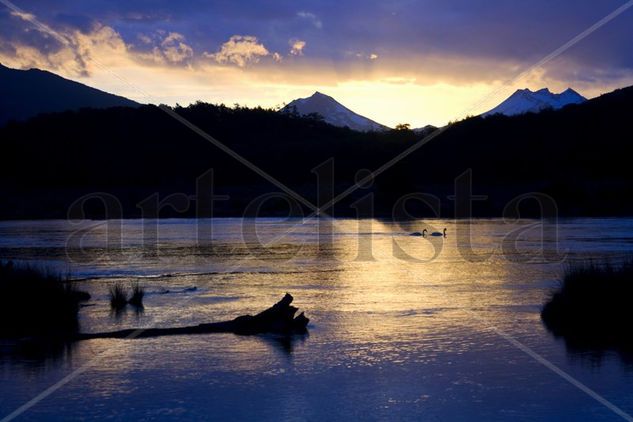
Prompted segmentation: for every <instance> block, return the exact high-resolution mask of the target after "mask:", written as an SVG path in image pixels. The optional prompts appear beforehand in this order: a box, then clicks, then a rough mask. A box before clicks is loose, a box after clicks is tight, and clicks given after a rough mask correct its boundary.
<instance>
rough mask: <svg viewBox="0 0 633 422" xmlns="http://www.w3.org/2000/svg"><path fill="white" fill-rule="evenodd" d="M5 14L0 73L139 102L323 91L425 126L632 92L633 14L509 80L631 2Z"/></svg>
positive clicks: (162, 7) (258, 4)
mask: <svg viewBox="0 0 633 422" xmlns="http://www.w3.org/2000/svg"><path fill="white" fill-rule="evenodd" d="M6 1H7V0H0V63H2V64H4V65H5V66H9V67H13V68H20V69H28V68H33V67H36V68H40V69H45V70H49V71H51V72H54V73H57V74H59V75H61V76H64V77H67V78H69V79H73V80H76V81H78V82H81V83H85V84H87V85H90V86H94V87H96V88H99V89H102V90H105V91H108V92H112V93H116V94H119V95H123V96H126V97H128V98H131V99H134V100H137V101H139V102H142V103H165V104H170V105H175V104H177V103H178V104H180V105H188V104H189V103H191V102H195V101H197V100H200V101H205V102H211V103H224V104H227V105H232V104H236V103H237V104H240V105H247V106H257V105H261V106H264V107H277V106H282V105H283V104H284V103H288V102H290V101H291V100H293V99H295V98H300V97H307V96H309V95H311V94H312V93H314V92H315V91H320V92H323V93H325V94H328V95H331V96H333V97H334V98H336V99H337V100H338V101H340V102H341V103H343V104H344V105H345V106H347V107H349V108H351V109H352V110H354V111H356V112H358V113H360V114H363V115H365V116H367V117H369V118H371V119H373V120H376V121H378V122H380V123H383V124H386V125H388V126H392V127H393V126H395V125H396V124H398V123H409V124H411V125H412V127H421V126H424V125H426V124H434V125H443V124H445V123H447V122H449V121H451V120H456V119H458V118H462V117H464V116H465V115H468V114H479V113H481V112H484V111H487V110H488V109H491V108H493V107H494V106H495V105H497V104H498V103H499V102H501V101H502V100H503V99H505V98H506V97H507V96H509V95H510V94H512V92H514V91H515V90H516V89H519V88H530V89H539V88H542V87H549V88H550V89H551V90H552V91H555V92H559V91H562V90H564V89H566V88H567V87H572V88H574V89H575V90H577V91H578V92H580V93H581V94H583V95H585V96H586V97H594V96H597V95H599V94H602V93H605V92H608V91H611V90H613V89H615V88H619V87H623V86H628V85H633V48H631V40H633V8H630V9H628V10H626V11H624V12H623V13H622V14H621V15H619V16H618V17H617V18H615V19H614V20H612V21H611V22H609V23H608V24H606V25H605V26H603V27H601V28H600V29H598V30H597V31H595V32H594V33H592V34H591V35H590V36H588V37H587V38H586V39H583V40H582V41H581V42H579V43H578V44H576V45H574V46H573V47H571V48H570V49H568V50H566V51H565V52H564V53H563V54H561V55H560V56H558V57H556V58H555V59H554V60H552V61H550V62H548V63H547V64H546V65H545V66H542V67H537V68H535V69H532V71H530V72H528V73H527V74H526V75H524V76H523V77H521V78H519V79H518V80H515V79H514V78H515V77H516V76H517V75H519V74H521V73H522V72H524V71H525V69H529V68H531V67H532V66H533V65H534V64H535V63H537V62H538V61H539V60H541V59H542V58H543V57H545V56H547V55H548V54H550V53H551V52H552V51H554V50H556V49H557V48H559V47H560V46H561V45H564V44H565V43H566V42H568V41H569V40H570V39H572V38H573V37H575V36H576V35H578V34H579V33H581V32H582V31H584V30H586V29H587V28H589V27H590V26H591V25H593V24H594V23H596V22H597V21H599V20H600V19H602V18H603V17H605V16H606V15H608V14H609V13H611V12H612V11H614V10H615V9H617V8H618V7H620V6H622V5H623V4H625V1H623V0H601V1H595V0H569V1H562V0H531V1H505V0H437V1H431V0H426V1H424V0H420V1H414V0H391V1H390V0H383V1H370V0H336V1H334V0H324V1H314V0H313V1H301V0H293V1H289V0H282V1H271V0H268V1H264V0H261V1H251V0H244V1H237V0H218V1H201V0H200V1H198V0H192V1H184V0H183V1H173V0H151V1H150V0H94V1H90V0H84V1H68V0H59V1H55V2H51V1H50V0H48V1H42V0H12V3H11V4H12V5H14V6H16V7H17V9H15V8H13V9H12V8H10V7H8V6H7V4H8V3H6ZM33 22H38V23H39V25H34V24H33ZM491 92H493V93H494V95H490V93H491ZM482 99H483V100H482Z"/></svg>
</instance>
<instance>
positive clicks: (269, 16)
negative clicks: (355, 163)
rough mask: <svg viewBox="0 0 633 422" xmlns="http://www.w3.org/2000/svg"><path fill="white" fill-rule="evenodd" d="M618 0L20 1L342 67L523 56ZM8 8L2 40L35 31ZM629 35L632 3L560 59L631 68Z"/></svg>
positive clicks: (64, 21) (124, 29)
mask: <svg viewBox="0 0 633 422" xmlns="http://www.w3.org/2000/svg"><path fill="white" fill-rule="evenodd" d="M622 4H623V0H602V1H600V2H597V1H595V0H567V1H562V0H554V1H552V0H532V1H525V2H518V1H514V0H513V1H508V0H505V1H502V0H437V1H412V0H391V1H384V0H383V1H367V0H355V1H349V0H348V1H344V0H336V1H335V0H323V1H319V2H314V1H301V0H300V1H296V0H295V1H289V0H282V1H275V2H270V1H266V0H258V1H234V0H216V1H202V0H193V1H187V2H182V1H173V0H96V1H90V2H77V1H69V0H60V1H57V2H50V1H44V0H24V1H22V2H20V7H22V8H23V9H25V10H26V11H28V12H30V13H33V14H35V15H36V16H38V17H40V18H42V19H43V20H45V21H46V22H49V23H51V25H64V26H72V27H75V28H77V29H79V30H81V31H86V30H87V29H88V28H89V27H90V25H92V24H93V23H94V22H100V23H102V24H104V25H108V26H111V27H112V28H114V29H115V30H116V31H117V32H119V33H120V34H121V36H122V37H123V39H124V40H125V41H126V42H128V43H130V44H135V45H136V44H138V39H139V36H143V35H145V36H150V37H151V36H152V34H155V33H156V31H159V30H163V31H168V32H177V33H180V34H183V35H184V36H185V37H186V39H187V42H188V44H189V45H190V46H191V47H192V48H193V50H194V51H196V52H204V51H217V50H218V49H219V48H220V46H221V45H222V44H223V43H225V42H226V41H227V40H228V39H229V38H230V37H231V36H233V35H253V36H256V37H257V38H258V39H259V40H260V41H261V42H262V43H263V44H264V45H265V46H266V48H267V49H268V50H270V51H280V52H287V51H288V41H289V40H291V39H300V40H304V41H305V42H306V48H305V50H304V51H305V53H306V54H305V56H306V57H307V58H308V59H319V60H329V61H331V62H332V63H333V65H335V66H339V65H342V66H345V63H346V62H347V61H353V60H355V58H357V57H368V56H369V55H370V54H374V53H375V54H377V55H378V56H379V57H380V59H381V60H385V59H389V60H391V61H392V62H395V61H400V62H402V63H406V62H407V61H411V62H417V61H419V60H424V58H425V57H428V56H433V57H437V56H440V55H446V56H449V57H465V58H469V59H474V60H477V59H480V60H485V61H487V62H488V63H494V62H495V60H498V61H499V62H506V61H513V62H517V63H530V62H532V61H534V60H537V59H538V58H540V57H542V56H543V55H545V54H547V53H549V52H550V51H552V50H553V49H555V48H557V47H559V46H560V45H561V44H563V43H564V42H566V41H568V40H569V39H571V38H572V37H573V36H575V35H576V34H578V33H579V32H581V31H582V30H584V29H586V28H587V27H589V26H590V25H591V24H593V23H594V22H596V21H597V20H598V19H600V18H602V17H603V16H605V15H607V14H608V13H609V12H611V11H612V10H614V9H616V8H617V7H618V6H621V5H622ZM6 15H7V14H6V11H5V12H3V16H2V17H1V19H2V24H3V26H2V28H3V29H2V38H3V39H5V41H6V39H11V38H15V37H24V38H28V37H33V35H32V34H28V33H25V32H24V31H23V28H21V27H20V25H16V24H15V22H13V23H11V22H10V23H9V24H7V25H5V23H7V19H6V18H7V16H6ZM8 20H9V21H10V20H11V19H8ZM631 39H633V9H630V10H628V11H626V12H625V13H624V14H622V15H621V16H620V17H618V18H617V19H616V20H615V21H613V22H611V23H610V24H608V25H607V26H605V27H604V28H602V29H600V30H599V31H597V32H596V33H595V34H593V35H592V36H591V37H589V38H588V39H586V40H584V41H583V42H582V43H580V44H579V45H578V46H576V47H574V48H573V49H571V50H570V51H568V52H567V53H566V58H567V60H568V62H567V63H568V64H567V65H568V66H580V67H583V66H584V67H586V68H587V69H586V72H588V73H591V67H592V66H597V67H599V68H600V69H603V70H602V71H601V72H602V74H604V72H607V73H608V72H614V73H618V72H620V71H621V70H623V69H631V68H633V53H631V51H632V50H631V48H630V40H631ZM27 41H28V42H29V43H31V44H33V45H36V46H38V47H42V48H46V47H45V46H47V45H48V44H46V40H41V39H40V40H38V39H29V40H27ZM48 48H53V47H52V46H50V45H49V47H48ZM138 48H142V47H141V46H138ZM570 63H574V64H570ZM579 77H580V76H579ZM588 77H589V76H588Z"/></svg>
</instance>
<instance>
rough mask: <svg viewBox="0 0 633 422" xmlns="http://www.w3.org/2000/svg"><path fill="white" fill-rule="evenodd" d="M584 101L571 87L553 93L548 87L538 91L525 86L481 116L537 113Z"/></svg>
mask: <svg viewBox="0 0 633 422" xmlns="http://www.w3.org/2000/svg"><path fill="white" fill-rule="evenodd" d="M585 101H587V99H586V98H585V97H583V96H582V95H580V94H579V93H577V92H576V91H574V90H573V89H571V88H567V89H566V90H565V91H563V92H561V93H560V94H555V93H553V92H551V91H550V90H549V89H548V88H542V89H539V90H538V91H531V90H529V89H527V88H526V89H519V90H517V91H516V92H515V93H514V94H512V95H511V96H510V97H508V99H506V100H505V101H504V102H502V103H501V104H499V105H498V106H497V107H495V108H493V109H492V110H490V111H488V112H486V113H484V114H483V116H491V115H493V114H505V115H506V116H514V115H517V114H524V113H538V112H539V111H542V110H545V109H549V108H551V109H554V110H558V109H560V108H563V107H565V106H566V105H568V104H580V103H583V102H585Z"/></svg>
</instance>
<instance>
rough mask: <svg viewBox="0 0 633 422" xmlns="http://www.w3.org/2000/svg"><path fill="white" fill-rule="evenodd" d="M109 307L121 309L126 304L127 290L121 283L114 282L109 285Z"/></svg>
mask: <svg viewBox="0 0 633 422" xmlns="http://www.w3.org/2000/svg"><path fill="white" fill-rule="evenodd" d="M109 293H110V307H111V308H112V309H115V310H121V309H123V308H125V305H127V292H126V291H125V288H124V287H123V285H122V284H121V283H114V284H113V285H111V286H110V291H109Z"/></svg>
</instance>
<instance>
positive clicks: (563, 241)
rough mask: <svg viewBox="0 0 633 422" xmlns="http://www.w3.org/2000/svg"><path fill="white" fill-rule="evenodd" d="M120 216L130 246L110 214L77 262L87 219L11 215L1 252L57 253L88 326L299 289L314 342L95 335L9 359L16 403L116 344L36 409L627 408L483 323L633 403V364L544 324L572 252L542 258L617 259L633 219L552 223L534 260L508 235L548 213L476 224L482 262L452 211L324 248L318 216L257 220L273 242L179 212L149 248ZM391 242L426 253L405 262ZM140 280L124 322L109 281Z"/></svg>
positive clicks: (576, 413)
mask: <svg viewBox="0 0 633 422" xmlns="http://www.w3.org/2000/svg"><path fill="white" fill-rule="evenodd" d="M120 223H121V225H122V228H121V235H122V236H121V243H120V244H121V248H118V249H115V250H112V249H110V250H105V244H104V233H105V225H103V224H97V227H96V228H95V229H94V230H92V231H90V232H88V233H87V235H86V236H85V237H83V239H82V248H84V249H83V253H84V255H82V257H83V258H88V260H87V261H86V262H72V261H71V260H70V259H69V256H68V255H67V251H66V249H65V246H66V244H67V239H68V236H69V233H70V232H71V231H72V230H76V227H77V226H72V227H70V226H69V225H68V223H65V222H61V221H40V222H3V223H0V258H3V259H17V260H37V261H38V262H39V261H42V260H45V261H47V262H48V263H49V264H54V265H56V266H57V267H58V268H63V269H66V268H68V269H69V270H70V271H71V273H72V274H73V276H74V277H75V278H78V279H81V281H80V282H79V283H80V284H81V287H82V288H84V289H86V290H88V291H90V293H91V294H92V295H93V301H92V304H93V305H94V306H89V307H86V308H83V309H82V311H81V324H82V329H83V330H84V331H101V330H111V329H119V328H127V327H131V326H133V327H143V326H174V325H190V324H198V323H201V322H210V321H218V320H225V319H231V318H233V317H235V316H237V315H240V314H244V313H255V312H258V311H259V310H262V309H264V308H266V307H268V306H270V305H271V304H272V303H274V302H276V301H277V300H278V299H279V298H281V296H282V295H283V293H284V292H286V291H288V292H291V293H292V294H293V295H294V296H295V302H296V305H297V306H299V307H300V308H301V309H302V310H305V311H306V314H307V315H308V316H309V317H310V318H311V320H312V322H311V325H310V327H309V329H310V335H309V337H307V338H305V339H300V340H297V341H294V342H292V343H287V342H283V341H280V339H279V338H275V337H273V336H260V337H240V336H234V335H225V334H216V335H207V336H177V337H165V338H155V339H142V340H94V341H86V342H82V343H79V344H76V345H75V346H74V347H73V348H72V350H71V351H70V352H68V353H64V354H62V355H61V356H58V358H57V359H55V358H52V357H49V358H48V359H44V360H32V361H26V360H24V359H21V358H16V357H12V358H3V359H4V360H3V361H2V363H1V364H0V368H2V384H1V385H2V387H0V389H1V392H2V394H1V395H0V410H2V414H4V413H8V412H9V411H11V410H13V409H14V408H15V407H17V406H19V405H21V404H22V403H23V402H25V401H27V400H28V399H30V398H31V397H32V396H34V395H35V394H38V393H39V392H40V391H41V390H43V389H44V388H46V387H48V386H49V385H50V384H52V383H54V382H55V381H57V380H58V379H60V378H61V377H63V376H64V375H65V374H67V373H69V372H70V371H72V369H73V368H77V367H79V366H80V365H82V364H83V363H85V362H87V361H89V360H90V359H91V358H92V357H94V356H95V355H97V354H98V353H99V352H100V351H103V350H108V354H107V358H106V359H103V360H100V361H97V362H96V363H95V365H94V367H93V368H92V369H90V371H88V372H87V373H86V374H84V375H82V376H81V377H80V378H78V379H76V380H74V381H73V382H72V383H70V384H69V385H67V386H65V387H64V388H63V389H61V390H60V391H58V392H56V393H55V394H54V395H52V396H51V397H49V398H47V399H46V400H44V401H43V402H41V403H40V404H38V405H37V406H36V407H35V408H33V409H32V410H31V411H29V412H28V413H27V414H26V415H25V419H29V418H30V419H39V418H42V417H46V418H55V417H56V418H58V419H60V420H62V419H63V420H67V419H76V418H93V417H96V418H115V419H138V418H141V419H152V418H157V419H172V418H173V419H177V418H192V419H196V418H198V419H202V418H205V419H208V418H214V417H215V418H226V417H228V418H237V419H253V418H258V419H280V418H292V419H296V418H301V419H317V418H318V419H321V418H333V417H338V418H359V417H363V418H377V419H421V418H424V419H431V420H433V419H438V420H446V419H464V418H475V417H478V418H481V419H489V420H502V419H509V418H515V417H518V418H523V419H555V418H561V417H565V418H568V419H595V418H610V417H612V416H613V415H612V414H610V411H609V410H608V409H606V408H605V407H603V406H602V405H600V404H599V403H597V402H595V401H594V400H593V399H591V398H589V397H588V396H586V395H585V394H584V393H582V392H580V391H579V390H577V389H576V388H575V387H573V386H571V385H570V384H568V383H567V382H566V381H564V380H562V379H560V378H558V377H557V376H556V375H554V374H553V373H552V372H550V371H549V370H548V369H547V368H545V367H543V366H541V365H540V364H538V363H537V362H535V361H534V360H532V358H530V357H528V356H527V355H525V354H523V353H522V352H521V351H519V350H517V349H515V348H514V347H513V346H512V345H510V344H509V343H507V342H506V341H505V340H504V339H502V338H501V337H499V336H498V335H497V334H495V333H494V332H492V331H491V330H490V329H488V328H487V326H486V324H484V323H483V322H482V321H486V322H488V323H492V324H494V326H496V327H498V328H499V329H501V330H504V331H505V332H507V333H508V334H510V335H512V336H513V337H515V338H517V339H518V340H519V341H521V342H523V343H524V344H526V345H528V346H529V347H531V348H532V349H534V350H535V351H536V352H538V353H540V354H541V355H543V356H544V357H546V358H547V359H549V360H551V361H552V362H554V363H555V364H556V365H558V366H560V367H561V368H562V369H563V370H565V371H567V372H569V373H570V374H571V375H573V376H574V377H576V378H577V379H579V380H580V381H582V382H583V383H585V384H587V385H588V386H589V387H591V388H593V389H594V390H596V391H598V392H599V393H600V394H602V395H603V396H605V397H606V398H607V399H608V400H611V401H613V402H614V403H615V404H616V405H618V406H619V407H621V408H623V409H624V410H626V411H628V412H633V383H632V382H633V370H632V369H631V367H630V366H627V364H626V363H624V361H623V360H622V359H620V358H619V357H618V356H616V355H615V354H613V353H610V352H606V353H605V354H604V355H603V356H601V358H600V359H599V360H596V359H595V356H593V357H592V356H583V355H582V354H581V355H578V354H568V353H567V352H566V349H565V345H564V343H563V342H562V341H560V340H556V339H554V338H552V336H551V335H550V334H549V333H548V332H547V331H546V330H545V329H544V328H543V326H542V324H541V322H540V318H539V311H540V306H541V305H542V303H543V302H544V301H545V300H546V298H547V295H548V294H549V292H550V290H551V289H552V288H553V287H554V286H555V285H556V280H557V277H558V275H559V274H560V272H561V269H562V263H561V262H559V261H555V262H548V261H547V260H545V259H543V250H545V251H546V252H547V251H549V252H555V251H558V250H561V251H564V252H566V253H567V256H568V259H589V258H599V257H603V256H609V257H611V258H612V259H614V260H617V259H620V258H622V257H623V256H625V255H626V254H627V253H628V252H630V251H631V250H632V249H633V220H624V219H605V220H569V221H563V222H562V223H561V224H560V226H559V227H558V229H559V235H560V239H559V242H555V239H553V238H552V237H551V236H550V237H548V238H547V239H546V240H545V242H541V241H540V237H539V231H538V230H536V229H535V230H531V231H528V232H526V233H525V235H524V236H522V237H520V239H519V242H518V249H517V250H518V251H520V252H521V253H524V254H526V255H527V254H529V255H530V257H531V261H530V262H527V263H524V262H517V258H520V257H522V256H523V255H521V256H519V255H517V256H507V255H505V256H504V255H503V253H502V249H501V244H502V240H503V239H504V237H505V236H506V235H507V233H509V232H511V231H513V230H516V229H517V228H520V227H526V226H527V225H529V224H533V223H534V222H518V223H514V224H506V223H503V222H502V221H500V220H476V221H475V222H474V223H473V224H472V226H471V229H472V248H473V251H474V253H476V254H478V255H479V256H481V255H482V254H485V253H489V252H494V254H493V255H492V256H491V257H490V258H489V259H486V260H483V261H481V262H471V261H468V260H466V259H464V256H463V251H464V246H465V245H464V244H463V243H461V244H457V241H456V236H455V235H454V234H455V233H456V230H457V224H464V223H463V222H459V223H455V222H454V221H438V220H435V221H431V222H430V225H432V226H433V227H434V229H439V230H441V228H443V227H447V228H448V233H449V236H448V238H446V239H443V238H432V239H423V238H420V237H410V236H408V233H410V232H413V231H421V230H422V229H423V228H426V227H428V226H429V222H422V221H415V222H408V223H399V224H394V223H390V222H385V221H377V220H374V221H371V222H368V221H362V222H360V223H359V222H358V221H354V220H337V222H336V223H335V225H334V232H333V233H332V234H331V235H330V234H327V233H325V234H324V233H321V242H320V243H319V236H317V233H318V227H317V224H318V223H317V222H316V221H310V222H305V223H304V224H301V225H298V226H292V225H293V224H295V223H296V221H293V222H283V221H282V220H275V219H266V220H258V221H257V229H258V233H259V235H260V239H261V240H262V242H264V243H265V242H269V241H273V242H272V244H271V245H270V247H269V248H267V249H261V248H256V247H255V245H254V244H252V243H251V244H246V245H245V244H244V243H243V242H242V236H243V234H242V230H241V226H240V220H237V219H221V220H214V221H213V224H214V231H213V235H212V236H210V235H209V233H208V232H206V231H205V232H204V233H203V234H202V236H200V237H198V236H199V235H198V233H197V230H196V229H197V228H196V224H195V222H194V221H191V220H164V221H161V222H160V223H159V224H158V234H159V243H158V248H157V249H156V250H154V249H152V248H148V247H146V246H144V243H143V234H144V229H147V223H146V225H145V226H144V225H143V224H142V223H141V222H139V221H123V222H120ZM204 223H205V224H207V223H210V222H209V221H207V222H204ZM84 224H85V225H86V226H88V225H90V224H94V223H84ZM149 224H153V223H149ZM291 227H292V230H291V231H290V233H288V234H287V235H286V236H284V237H281V238H279V236H280V235H282V234H284V233H285V232H286V230H288V229H290V228H291ZM145 234H146V235H147V230H145ZM550 234H551V233H550ZM196 239H199V240H198V241H197V240H196ZM394 242H396V245H397V247H398V248H399V250H400V251H401V252H403V253H406V254H407V255H408V256H409V257H411V258H415V260H414V259H407V260H405V259H398V258H397V257H394ZM75 246H76V245H75ZM74 252H76V251H73V250H71V251H70V254H69V255H70V257H71V258H72V257H75V258H76V257H77V256H78V255H77V254H76V253H74ZM436 253H437V257H436V258H435V259H432V260H430V258H432V257H433V256H434V255H435V254H436ZM401 256H402V255H401ZM359 257H360V258H359ZM139 278H140V279H141V280H142V282H143V284H144V285H145V286H146V288H147V291H148V294H147V297H146V300H145V308H146V311H145V312H144V313H143V314H142V315H136V314H135V313H134V312H131V311H130V312H128V313H126V314H124V315H121V316H120V317H119V318H112V317H111V315H110V310H109V308H108V304H107V286H108V283H110V282H113V281H116V280H122V281H125V282H128V281H130V280H136V279H139ZM193 287H195V290H194V289H193ZM166 290H169V293H165V291H166ZM473 312H474V313H475V314H476V318H475V317H473Z"/></svg>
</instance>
